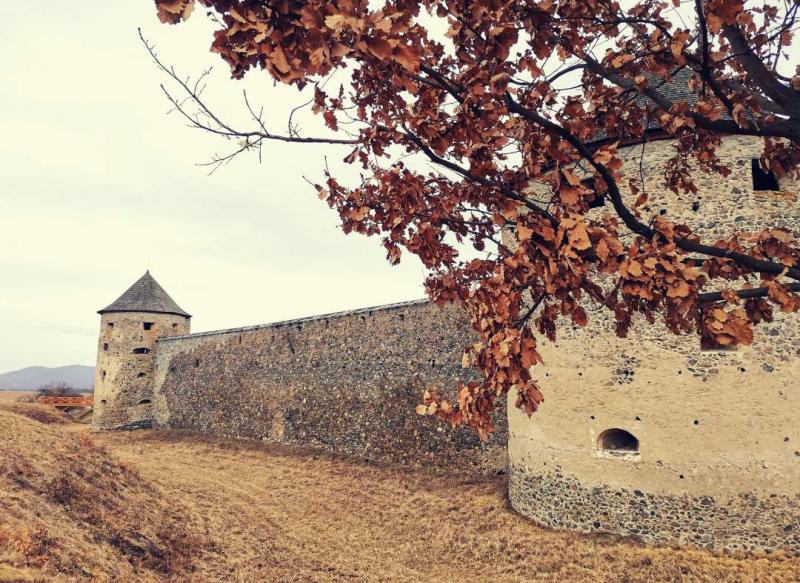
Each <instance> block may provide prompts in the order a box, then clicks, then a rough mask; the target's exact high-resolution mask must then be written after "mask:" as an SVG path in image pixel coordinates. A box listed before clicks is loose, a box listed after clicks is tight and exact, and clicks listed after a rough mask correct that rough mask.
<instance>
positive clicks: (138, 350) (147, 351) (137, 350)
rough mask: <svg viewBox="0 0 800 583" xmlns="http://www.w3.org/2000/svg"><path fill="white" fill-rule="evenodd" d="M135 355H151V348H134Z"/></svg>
mask: <svg viewBox="0 0 800 583" xmlns="http://www.w3.org/2000/svg"><path fill="white" fill-rule="evenodd" d="M133 353H134V354H150V349H149V348H134V349H133Z"/></svg>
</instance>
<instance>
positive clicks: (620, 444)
mask: <svg viewBox="0 0 800 583" xmlns="http://www.w3.org/2000/svg"><path fill="white" fill-rule="evenodd" d="M597 449H598V450H600V451H605V452H608V453H612V454H615V455H625V454H635V453H637V452H638V451H639V440H638V439H636V437H634V436H633V434H632V433H630V432H628V431H625V430H624V429H618V428H613V429H606V430H605V431H603V433H601V434H600V437H598V438H597Z"/></svg>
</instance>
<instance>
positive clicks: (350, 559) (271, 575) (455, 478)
mask: <svg viewBox="0 0 800 583" xmlns="http://www.w3.org/2000/svg"><path fill="white" fill-rule="evenodd" d="M0 454H2V458H1V460H0V581H70V582H72V581H109V582H110V581H114V582H117V581H120V582H125V581H131V582H133V581H136V582H140V581H141V582H149V581H153V582H155V581H180V582H183V581H198V582H206V581H211V582H213V581H232V582H255V581H259V582H260V581H268V582H272V581H274V582H284V581H285V582H291V581H304V582H305V581H319V582H327V581H359V582H360V581H367V582H371V581H375V582H377V581H442V582H444V581H470V582H471V581H498V582H499V581H503V582H505V581H508V582H511V581H519V582H521V581H609V582H610V581H614V582H619V581H631V582H632V581H709V582H711V581H759V582H761V581H798V580H800V558H791V557H786V556H783V555H770V556H758V557H745V556H737V557H734V556H718V555H713V554H710V553H707V552H701V551H694V550H685V549H669V548H652V547H645V546H642V545H640V544H638V543H636V542H634V541H627V540H620V539H618V538H615V537H611V536H589V535H578V534H574V533H565V532H556V531H551V530H547V529H543V528H539V527H537V526H536V525H534V524H533V523H531V522H530V521H528V520H526V519H524V518H521V517H519V516H517V515H516V514H514V513H513V512H512V511H511V510H510V509H509V507H508V505H507V502H506V498H505V494H504V493H505V489H506V484H505V480H504V479H503V478H502V477H497V478H486V479H473V478H466V477H464V476H459V475H436V474H432V473H425V472H410V471H406V470H402V469H398V468H396V467H387V466H377V465H369V464H364V463H359V462H356V461H353V460H347V459H343V458H337V457H334V456H329V455H324V454H318V453H313V452H309V451H298V450H295V449H288V448H284V447H276V446H268V445H262V444H257V443H248V442H237V441H233V440H225V439H215V438H200V437H196V436H186V435H180V434H172V433H161V432H154V431H139V432H131V433H91V432H90V431H89V430H88V428H87V427H86V426H85V425H79V424H75V423H72V422H71V421H70V419H69V418H67V417H65V416H63V415H61V414H60V413H57V412H53V411H52V410H46V409H43V408H41V407H39V406H36V405H24V404H4V405H0Z"/></svg>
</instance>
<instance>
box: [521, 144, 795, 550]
mask: <svg viewBox="0 0 800 583" xmlns="http://www.w3.org/2000/svg"><path fill="white" fill-rule="evenodd" d="M672 146H673V144H672V142H670V141H669V140H663V141H658V142H653V143H648V144H647V148H646V149H644V155H643V160H642V165H641V167H642V169H643V175H644V176H645V185H644V186H645V188H646V190H647V191H648V192H649V193H650V201H649V202H648V203H647V207H646V208H645V209H644V210H643V212H642V214H643V218H644V219H646V218H647V217H648V216H653V215H655V214H658V213H659V212H661V211H665V214H666V216H667V217H668V218H669V219H670V220H672V221H674V222H676V223H685V224H687V225H689V226H690V227H691V228H692V229H694V230H695V232H697V233H698V234H700V235H701V238H702V239H703V240H706V241H709V242H713V241H715V240H717V238H719V237H723V236H726V235H729V234H730V232H731V231H732V230H733V228H737V229H738V230H758V229H761V228H764V227H766V226H778V227H784V228H787V229H789V230H791V231H794V232H795V234H796V233H797V226H798V224H797V223H798V211H797V206H796V205H797V202H796V200H797V183H796V182H794V181H786V180H781V181H780V184H779V185H778V184H777V182H778V181H775V180H774V179H773V183H772V185H771V188H765V186H767V187H770V180H769V177H767V179H766V180H765V178H764V176H763V175H760V174H759V173H758V172H759V171H758V170H757V169H756V168H754V162H753V160H755V159H757V158H758V157H759V156H760V153H761V147H762V144H761V143H760V142H759V141H758V140H755V139H750V138H727V139H725V140H724V141H723V143H722V146H721V147H720V149H719V155H720V158H722V160H723V162H725V163H726V164H728V165H730V166H731V168H732V172H731V174H730V175H729V176H727V177H720V176H718V175H709V174H703V173H695V179H696V181H697V185H698V189H699V190H698V193H697V194H696V195H685V194H684V195H676V194H674V193H671V192H669V191H668V189H666V188H665V187H664V185H663V182H662V180H663V179H662V178H661V177H662V176H663V173H662V171H661V169H662V168H663V163H664V162H665V161H666V160H667V159H668V158H669V157H670V156H671V155H672V153H673V152H674V149H673V147H672ZM637 148H638V151H639V152H641V151H642V147H641V146H638V147H637ZM629 154H630V156H629V157H628V159H627V161H626V167H627V168H626V170H628V171H630V172H631V173H638V172H639V159H640V155H637V154H636V152H634V151H633V149H631V152H629ZM776 186H778V187H777V188H775V187H776ZM595 210H597V211H601V212H602V211H603V209H602V208H600V209H595ZM606 212H607V210H606ZM587 311H589V324H588V325H587V326H586V327H584V328H577V327H574V326H573V325H571V324H569V323H565V324H564V325H562V326H561V328H560V329H559V335H558V341H557V342H556V343H554V344H553V343H549V342H547V341H545V340H542V342H541V343H540V344H541V346H540V350H541V353H542V357H543V358H544V362H545V364H544V366H537V367H535V369H534V370H533V373H534V376H535V377H536V378H537V379H539V380H540V381H541V384H542V388H543V392H544V396H545V401H544V403H543V404H542V407H541V408H540V410H539V411H538V412H537V413H535V414H534V415H533V416H532V417H531V418H528V417H527V416H526V415H525V414H524V413H523V412H521V411H519V410H518V409H516V408H515V407H514V406H513V402H514V399H515V395H510V396H509V398H510V402H509V407H508V416H509V457H510V486H509V495H510V499H511V504H512V506H513V507H514V508H515V509H516V510H517V511H518V512H520V513H521V514H523V515H525V516H528V517H530V518H532V519H533V520H535V521H536V522H538V523H540V524H542V525H546V526H549V527H554V528H564V529H573V530H577V531H583V532H590V531H591V532H598V531H600V532H609V533H616V534H620V535H631V536H635V537H638V538H640V539H641V540H643V541H645V542H648V543H655V544H667V545H691V546H696V547H701V548H706V549H710V550H717V551H728V550H730V551H735V550H746V551H759V550H763V551H773V550H784V551H787V552H789V553H792V554H798V553H800V364H798V363H799V362H800V361H799V360H798V354H800V316H799V315H797V314H789V315H783V314H780V313H779V310H778V309H777V308H776V309H775V320H774V321H773V322H771V323H765V324H761V325H758V326H757V327H756V329H755V341H754V343H753V345H752V346H747V347H738V348H735V349H729V350H724V349H720V350H704V349H701V346H700V339H699V338H698V337H696V336H682V337H678V336H675V335H673V334H672V333H670V332H668V331H667V330H666V328H665V326H664V325H663V324H661V323H657V324H655V325H649V324H647V323H646V322H644V321H643V320H641V319H640V320H634V324H633V327H632V329H631V331H630V333H629V335H628V337H627V338H624V339H620V338H617V337H616V335H615V334H614V324H613V322H612V320H611V315H610V314H609V313H608V312H607V311H599V310H596V309H593V310H592V309H589V306H588V305H587Z"/></svg>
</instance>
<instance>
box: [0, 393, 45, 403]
mask: <svg viewBox="0 0 800 583" xmlns="http://www.w3.org/2000/svg"><path fill="white" fill-rule="evenodd" d="M35 394H36V391H0V403H14V402H17V401H21V400H22V399H25V398H26V397H32V396H33V395H35Z"/></svg>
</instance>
